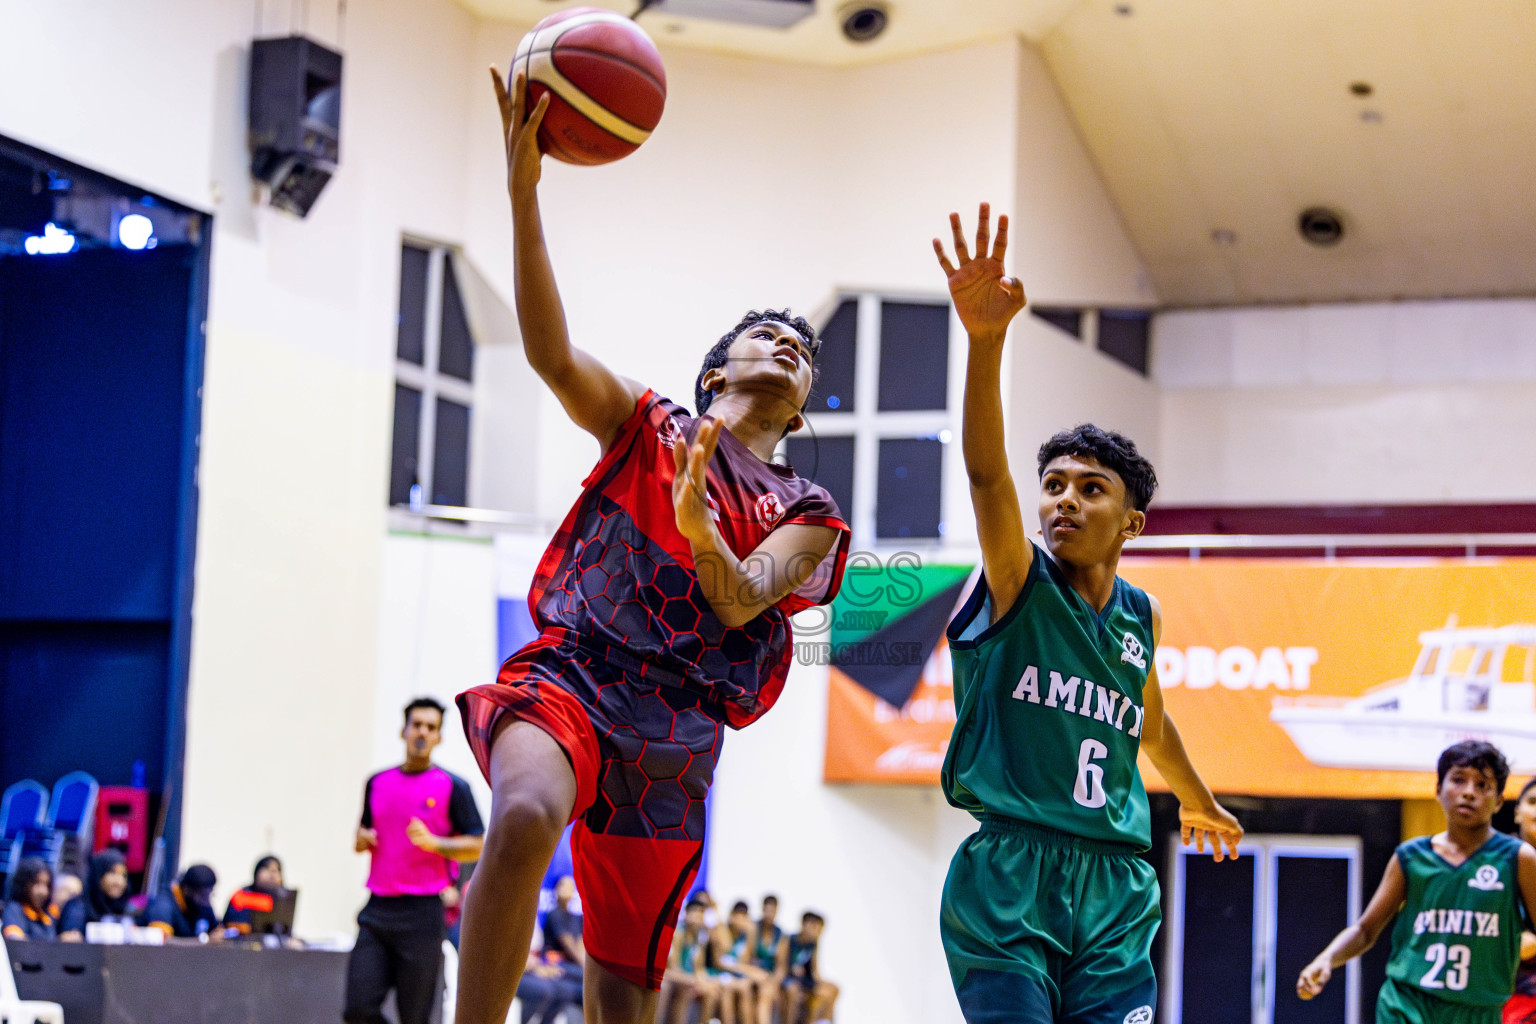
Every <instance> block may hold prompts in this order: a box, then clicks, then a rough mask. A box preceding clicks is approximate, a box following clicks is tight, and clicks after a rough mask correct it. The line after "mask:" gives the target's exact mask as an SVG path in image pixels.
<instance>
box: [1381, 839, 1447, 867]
mask: <svg viewBox="0 0 1536 1024" xmlns="http://www.w3.org/2000/svg"><path fill="white" fill-rule="evenodd" d="M1392 852H1393V856H1394V857H1395V858H1396V859H1397V860H1398V861H1399V862H1400V863H1401V864H1402V866H1403V867H1404V868H1407V867H1409V866H1410V865H1412V864H1416V863H1421V862H1425V861H1428V860H1429V858H1436V859H1440V855H1439V854H1437V853H1435V845H1434V836H1415V837H1414V838H1412V839H1405V840H1403V841H1402V842H1401V843H1398V844H1397V849H1396V850H1394V851H1392ZM1443 862H1444V861H1443V860H1442V863H1443Z"/></svg>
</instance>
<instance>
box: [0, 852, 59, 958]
mask: <svg viewBox="0 0 1536 1024" xmlns="http://www.w3.org/2000/svg"><path fill="white" fill-rule="evenodd" d="M58 918H59V908H58V907H55V906H54V905H53V871H52V870H51V869H50V868H49V867H48V865H47V864H45V863H44V862H43V861H40V860H38V859H37V858H36V857H26V858H23V860H22V862H21V863H20V864H17V865H16V870H15V871H13V872H11V898H10V899H9V900H8V901H6V904H5V912H4V914H3V915H0V931H3V932H4V933H5V937H6V938H8V939H32V940H34V941H39V940H40V941H43V942H52V941H53V940H54V939H56V938H58V937H59V933H58V927H57V922H58Z"/></svg>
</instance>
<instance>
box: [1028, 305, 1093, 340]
mask: <svg viewBox="0 0 1536 1024" xmlns="http://www.w3.org/2000/svg"><path fill="white" fill-rule="evenodd" d="M1029 311H1030V312H1031V313H1033V314H1034V315H1035V316H1037V317H1039V318H1040V319H1041V320H1044V321H1045V322H1046V323H1048V324H1050V325H1051V326H1052V327H1055V328H1057V329H1059V330H1063V331H1066V332H1067V333H1068V334H1070V335H1072V337H1074V338H1077V339H1078V340H1079V341H1081V340H1082V337H1083V311H1082V310H1080V309H1052V308H1051V307H1050V306H1044V307H1041V306H1030V307H1029Z"/></svg>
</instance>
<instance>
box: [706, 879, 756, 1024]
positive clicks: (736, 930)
mask: <svg viewBox="0 0 1536 1024" xmlns="http://www.w3.org/2000/svg"><path fill="white" fill-rule="evenodd" d="M751 949H752V910H751V908H750V907H748V906H747V904H746V902H745V901H742V900H737V901H736V902H735V903H734V904H732V905H731V912H730V913H729V914H728V915H726V918H725V923H724V924H719V925H716V926H715V928H714V930H713V934H711V936H710V941H709V950H710V962H709V967H710V973H711V975H712V976H714V978H715V979H716V981H718V982H719V984H720V1020H721V1021H722V1022H723V1024H732V1022H733V1021H740V1022H741V1024H750V1022H752V1021H753V1020H755V1017H754V1014H753V1006H754V1005H755V1000H756V988H755V981H756V980H760V976H761V975H762V972H761V971H759V970H757V968H755V967H753V966H752V953H751Z"/></svg>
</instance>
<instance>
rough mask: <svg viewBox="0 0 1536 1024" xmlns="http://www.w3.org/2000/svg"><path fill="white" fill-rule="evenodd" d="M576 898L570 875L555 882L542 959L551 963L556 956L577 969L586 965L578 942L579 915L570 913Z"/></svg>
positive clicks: (545, 917) (546, 924)
mask: <svg viewBox="0 0 1536 1024" xmlns="http://www.w3.org/2000/svg"><path fill="white" fill-rule="evenodd" d="M575 895H576V880H575V879H573V878H572V877H571V876H570V875H566V876H565V877H563V878H561V879H560V880H559V881H558V882H556V883H555V906H554V908H553V909H552V910H550V912H549V913H547V914H545V915H544V956H545V958H546V959H548V960H550V961H551V962H554V961H555V959H556V956H558V957H561V958H564V959H565V960H569V961H570V962H571V963H573V964H575V965H577V966H578V967H580V966H581V965H582V964H584V963H586V962H587V951H586V947H585V946H583V945H582V942H581V915H580V914H575V913H572V912H571V899H572V898H573V897H574V896H575Z"/></svg>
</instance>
